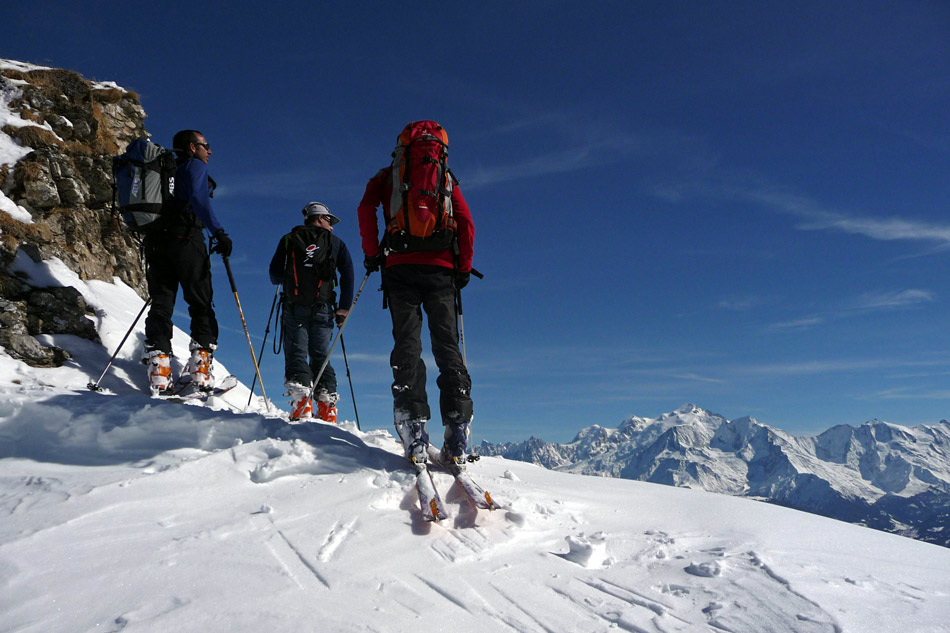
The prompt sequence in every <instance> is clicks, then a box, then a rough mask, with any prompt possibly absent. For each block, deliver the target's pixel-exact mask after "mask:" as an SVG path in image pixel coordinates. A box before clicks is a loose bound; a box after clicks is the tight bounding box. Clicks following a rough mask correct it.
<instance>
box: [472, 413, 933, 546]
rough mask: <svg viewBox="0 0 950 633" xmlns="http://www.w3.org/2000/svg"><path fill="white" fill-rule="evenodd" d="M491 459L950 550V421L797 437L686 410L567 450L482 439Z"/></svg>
mask: <svg viewBox="0 0 950 633" xmlns="http://www.w3.org/2000/svg"><path fill="white" fill-rule="evenodd" d="M480 452H481V453H482V454H485V455H493V456H500V457H505V458H507V459H516V460H519V461H526V462H531V463H534V464H537V465H540V466H544V467H545V468H549V469H552V470H558V471H562V472H569V473H576V474H584V475H596V476H602V477H617V478H621V479H634V480H639V481H648V482H651V483H659V484H666V485H672V486H679V487H687V488H699V489H703V490H707V491H710V492H718V493H722V494H729V495H734V496H747V497H754V498H757V499H760V500H764V501H768V502H771V503H776V504H778V505H783V506H786V507H790V508H795V509H798V510H804V511H806V512H812V513H815V514H820V515H823V516H827V517H831V518H835V519H840V520H844V521H848V522H850V523H857V524H861V525H866V526H868V527H873V528H876V529H881V530H884V531H887V532H894V533H898V534H901V535H904V536H909V537H912V538H917V539H919V540H923V541H926V542H929V543H935V544H938V545H943V546H945V547H950V533H947V531H946V530H945V529H944V526H945V525H947V523H948V518H950V459H948V455H950V422H948V421H947V420H941V421H940V422H938V423H937V424H935V425H930V426H928V425H920V426H915V427H905V426H901V425H897V424H892V423H889V422H885V421H882V420H878V419H874V420H869V421H868V422H865V423H864V424H861V425H859V426H852V425H849V424H839V425H835V426H833V427H831V428H829V429H827V430H826V431H823V432H822V433H820V434H818V435H814V436H802V437H798V436H793V435H791V434H789V433H786V432H785V431H782V430H780V429H776V428H773V427H770V426H768V425H766V424H762V423H761V422H759V421H758V420H756V419H755V418H753V417H751V416H744V417H740V418H736V419H734V420H728V419H727V418H725V417H723V416H722V415H719V414H717V413H713V412H711V411H708V410H705V409H703V408H701V407H699V406H697V405H694V404H691V403H687V404H684V405H682V406H681V407H679V408H677V409H675V410H674V411H671V412H669V413H664V414H662V415H660V416H659V417H657V418H652V419H651V418H643V417H639V416H634V417H631V418H628V419H626V420H624V421H623V422H622V423H621V424H620V425H619V426H618V427H617V428H613V429H611V428H607V427H603V426H600V425H596V424H595V425H592V426H589V427H586V428H584V429H581V430H580V431H579V432H578V433H577V435H576V436H575V437H574V439H573V440H572V441H571V442H569V443H566V444H558V443H553V442H545V441H544V440H541V439H539V438H535V437H532V438H530V439H528V440H526V441H524V442H516V443H512V442H508V443H503V444H490V443H487V442H482V444H481V447H480Z"/></svg>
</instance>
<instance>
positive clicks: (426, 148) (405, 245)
mask: <svg viewBox="0 0 950 633" xmlns="http://www.w3.org/2000/svg"><path fill="white" fill-rule="evenodd" d="M448 149H449V137H448V134H446V132H445V130H444V129H443V128H442V126H441V125H439V124H438V123H436V122H435V121H414V122H412V123H410V124H409V125H407V126H406V127H405V129H403V131H402V133H401V134H400V135H399V137H398V139H397V144H396V149H395V150H394V151H393V162H392V171H391V178H392V183H391V184H392V199H391V200H390V206H389V213H390V217H389V223H388V224H387V226H386V245H387V248H388V249H389V250H390V251H393V252H395V253H403V252H408V251H441V250H444V249H447V248H450V247H451V246H452V243H453V240H454V239H455V231H456V225H455V217H454V216H453V214H452V189H453V187H454V186H455V184H456V182H455V177H454V176H453V175H452V172H451V171H450V170H449V168H448V166H447V165H446V158H447V157H448Z"/></svg>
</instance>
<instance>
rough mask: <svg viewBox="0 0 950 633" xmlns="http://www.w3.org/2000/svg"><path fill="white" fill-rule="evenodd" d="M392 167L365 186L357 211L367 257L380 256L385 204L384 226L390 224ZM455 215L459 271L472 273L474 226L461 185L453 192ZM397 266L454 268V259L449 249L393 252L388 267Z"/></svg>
mask: <svg viewBox="0 0 950 633" xmlns="http://www.w3.org/2000/svg"><path fill="white" fill-rule="evenodd" d="M391 171H392V168H391V167H384V168H382V169H380V170H379V173H377V174H376V175H375V176H373V177H372V178H370V179H369V182H368V183H367V184H366V192H365V193H364V194H363V199H362V200H361V201H360V206H359V209H358V214H359V220H360V236H361V237H362V238H363V252H364V253H365V254H366V255H371V256H372V255H376V254H378V253H379V223H378V219H377V217H376V208H377V207H379V206H380V205H382V207H383V219H384V226H386V225H388V224H389V219H390V215H389V201H390V198H391V197H392V190H393V188H392V183H391V178H390V177H389V175H390V172H391ZM452 213H453V215H454V217H455V223H456V226H457V228H458V233H457V236H458V243H459V257H458V270H459V271H461V272H466V273H467V272H471V270H472V256H473V255H474V244H475V225H474V224H473V223H472V214H471V212H469V210H468V204H467V203H466V202H465V198H463V197H462V192H461V191H460V190H459V188H458V186H456V187H454V188H453V189H452ZM398 264H429V265H433V266H444V267H445V268H455V256H454V255H453V254H452V251H451V250H450V249H446V250H444V251H415V252H412V253H390V254H389V256H388V257H386V267H387V268H388V267H390V266H396V265H398Z"/></svg>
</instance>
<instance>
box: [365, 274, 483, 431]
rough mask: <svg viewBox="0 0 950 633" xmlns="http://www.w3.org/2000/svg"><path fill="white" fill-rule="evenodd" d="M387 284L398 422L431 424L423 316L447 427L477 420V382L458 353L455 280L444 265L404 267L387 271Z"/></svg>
mask: <svg viewBox="0 0 950 633" xmlns="http://www.w3.org/2000/svg"><path fill="white" fill-rule="evenodd" d="M383 283H384V286H385V289H386V294H387V297H388V300H389V312H390V315H391V316H392V321H393V342H394V345H393V351H392V354H391V355H390V364H391V365H392V368H393V387H392V390H393V410H394V415H395V417H396V419H397V420H399V419H406V418H408V419H410V420H428V419H429V418H430V417H431V414H430V410H429V404H428V400H427V398H426V366H425V363H423V362H422V340H421V336H422V311H423V310H425V313H426V317H427V319H428V323H429V337H430V339H431V342H432V355H433V356H434V357H435V363H436V365H437V366H438V368H439V378H438V380H437V382H436V384H437V385H438V387H439V394H440V397H439V408H440V410H441V414H442V424H458V423H461V422H471V420H472V411H473V406H472V398H471V393H472V379H471V378H470V377H469V375H468V370H467V369H466V368H465V363H463V362H462V354H461V352H460V350H459V332H458V322H457V319H456V303H455V293H456V290H455V278H454V276H453V274H452V270H451V269H449V268H444V267H442V266H425V265H420V264H400V265H398V266H392V267H389V268H387V269H385V271H384V273H383Z"/></svg>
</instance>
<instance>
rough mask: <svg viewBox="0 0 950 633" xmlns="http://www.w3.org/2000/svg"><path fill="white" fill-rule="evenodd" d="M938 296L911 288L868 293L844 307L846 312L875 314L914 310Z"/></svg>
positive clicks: (928, 291) (927, 291)
mask: <svg viewBox="0 0 950 633" xmlns="http://www.w3.org/2000/svg"><path fill="white" fill-rule="evenodd" d="M935 297H936V295H935V294H934V293H933V292H932V291H930V290H921V289H918V288H910V289H908V290H896V291H878V292H868V293H865V294H863V295H861V296H860V297H858V298H857V299H856V300H854V301H853V302H852V303H851V304H850V305H845V306H844V311H846V312H875V311H878V310H895V309H900V308H913V307H916V306H919V305H921V304H924V303H931V302H932V301H933V300H934V298H935Z"/></svg>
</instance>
